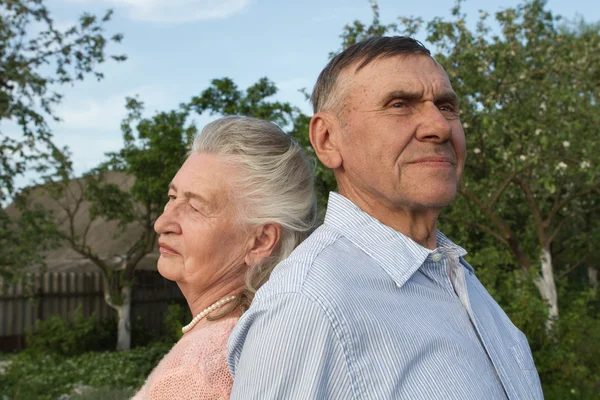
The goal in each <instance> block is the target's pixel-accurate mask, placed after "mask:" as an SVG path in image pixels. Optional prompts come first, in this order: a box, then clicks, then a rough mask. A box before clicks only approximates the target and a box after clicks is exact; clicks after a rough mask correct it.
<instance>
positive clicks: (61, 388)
mask: <svg viewBox="0 0 600 400" xmlns="http://www.w3.org/2000/svg"><path fill="white" fill-rule="evenodd" d="M169 348H170V346H169V345H168V344H162V343H157V344H154V345H151V346H147V347H138V348H135V349H132V350H126V351H121V352H103V353H97V352H89V353H84V354H80V355H77V356H74V357H70V358H65V357H62V356H59V355H56V354H53V355H52V354H41V353H33V352H27V351H25V352H22V353H19V354H18V355H16V356H14V357H11V358H10V359H9V361H10V364H9V365H8V366H7V367H6V368H5V373H4V375H0V393H2V394H4V395H6V396H8V398H10V399H12V400H20V399H40V400H44V399H48V400H50V399H57V398H59V397H60V396H61V395H63V394H70V393H72V392H73V391H74V389H77V388H81V387H82V386H91V387H94V388H111V390H115V392H117V393H119V392H129V393H130V392H131V391H134V390H135V389H137V388H139V387H140V386H141V385H142V384H143V382H144V381H145V379H146V378H147V376H148V375H149V374H150V372H151V371H152V369H153V368H154V367H155V366H156V364H157V363H158V362H159V361H160V360H161V359H162V357H163V356H164V354H165V353H166V352H167V351H168V350H169ZM117 389H121V390H117ZM90 395H93V392H92V394H90ZM92 398H93V397H92ZM96 398H98V397H96Z"/></svg>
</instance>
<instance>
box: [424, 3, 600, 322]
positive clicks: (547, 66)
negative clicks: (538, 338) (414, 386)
mask: <svg viewBox="0 0 600 400" xmlns="http://www.w3.org/2000/svg"><path fill="white" fill-rule="evenodd" d="M453 14H454V15H455V17H456V21H454V22H444V21H442V20H440V19H436V20H434V21H432V22H431V23H430V24H429V26H428V33H429V36H428V41H430V42H432V43H433V44H434V45H435V46H436V47H437V48H438V54H437V55H436V59H437V60H438V61H439V62H440V63H441V64H442V65H443V66H444V67H445V69H446V71H447V72H448V74H449V76H450V77H451V79H452V80H453V82H454V87H455V90H456V91H457V93H458V94H459V96H460V97H461V99H462V100H463V101H462V104H461V107H462V110H461V118H462V120H463V124H464V126H465V128H466V133H467V138H468V139H467V146H468V148H470V149H471V155H470V160H469V162H468V164H467V167H466V171H465V178H464V184H463V185H461V187H460V189H459V192H460V194H461V196H460V198H459V201H458V202H457V203H456V204H455V205H454V206H453V207H452V208H451V210H450V212H449V213H447V214H446V218H447V219H448V220H451V221H454V222H457V223H460V222H462V223H466V224H468V225H469V226H472V227H473V228H475V229H478V230H481V231H482V232H485V233H486V234H488V235H490V236H492V237H493V238H494V239H496V240H497V241H498V242H499V243H501V244H502V245H504V246H506V247H507V248H508V249H509V250H510V251H511V253H512V254H513V256H514V258H515V260H516V261H517V262H518V264H519V266H520V267H521V268H522V269H523V270H525V271H528V270H530V269H537V268H539V271H540V273H533V274H532V275H533V279H534V280H533V282H534V284H535V286H536V287H537V288H538V290H539V292H540V295H541V297H542V298H543V299H544V300H545V301H546V302H547V303H548V305H549V310H548V324H547V326H548V328H551V326H552V323H553V321H554V320H555V319H557V318H558V316H559V307H558V293H557V288H556V282H555V266H554V264H553V262H552V259H553V254H552V252H553V245H554V243H555V240H556V238H557V237H558V235H559V234H560V233H561V231H562V230H564V229H567V228H568V227H569V225H570V224H572V223H573V222H574V221H576V220H577V218H581V217H584V218H585V216H586V215H589V213H590V212H592V211H593V210H595V209H597V207H598V206H599V205H600V204H598V198H599V197H598V194H600V192H599V188H598V186H597V183H596V182H597V178H598V172H599V170H598V158H597V156H596V154H597V151H598V149H597V140H596V138H597V136H598V130H597V128H596V127H597V126H598V122H599V121H600V113H599V111H600V108H599V106H598V104H597V99H598V95H599V89H600V85H599V84H598V82H599V81H598V79H597V77H598V76H599V75H598V74H599V73H600V68H598V61H600V53H599V52H598V51H597V50H598V48H600V47H599V46H600V34H599V32H598V31H597V32H596V34H587V35H579V34H578V33H577V32H568V31H563V32H561V31H559V30H558V29H557V26H556V24H557V18H555V17H553V16H552V14H551V13H550V12H549V11H547V10H545V9H544V2H543V1H532V2H530V3H525V4H523V5H521V6H519V7H517V8H515V9H506V10H504V11H502V12H499V13H498V14H497V15H496V20H497V22H498V23H499V24H500V26H501V30H502V36H498V35H493V34H492V33H491V28H490V27H489V26H486V19H487V15H486V14H485V13H482V15H481V16H480V20H479V23H478V27H477V30H476V32H475V33H473V32H470V31H469V30H468V29H467V28H466V25H465V17H466V16H465V15H463V14H461V13H460V9H459V8H458V7H457V8H455V9H454V11H453ZM472 71H477V72H478V73H476V74H474V73H472ZM580 256H581V257H586V254H585V253H584V254H581V255H580Z"/></svg>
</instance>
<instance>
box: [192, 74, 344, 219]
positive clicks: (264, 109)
mask: <svg viewBox="0 0 600 400" xmlns="http://www.w3.org/2000/svg"><path fill="white" fill-rule="evenodd" d="M276 93H277V87H276V85H275V84H274V83H273V82H272V81H270V80H269V79H267V78H261V79H259V80H258V82H256V83H255V84H254V85H251V86H250V87H248V88H247V89H246V90H245V91H243V90H240V89H238V87H237V85H236V84H235V83H234V82H233V81H232V80H231V79H229V78H222V79H214V80H213V81H212V82H211V85H210V86H209V88H208V89H206V90H204V91H203V92H202V93H201V94H200V96H195V97H193V98H192V100H191V102H190V103H189V104H188V106H187V107H189V109H190V110H193V111H196V112H197V113H198V114H202V113H205V112H208V113H209V114H210V115H215V114H216V115H244V116H251V117H255V118H261V119H265V120H269V121H272V122H274V123H276V124H277V125H278V126H279V127H280V128H281V129H283V131H284V132H286V133H288V134H290V135H292V136H293V137H294V138H295V139H296V140H297V141H298V142H299V143H300V144H301V145H302V146H303V147H304V150H305V152H306V153H307V155H308V156H309V157H311V158H312V159H313V160H314V161H315V165H316V182H315V184H316V189H317V199H318V201H319V204H320V205H321V206H322V207H321V209H322V210H324V209H325V206H326V205H327V197H328V195H329V192H330V191H331V190H334V188H335V187H336V183H335V178H334V177H333V173H331V171H330V170H329V169H328V168H326V167H325V166H324V165H323V164H320V163H318V160H317V157H316V154H315V152H314V149H313V148H312V146H311V144H310V139H309V137H308V126H309V122H310V117H309V116H307V115H305V114H304V113H302V112H301V111H300V109H299V108H298V107H296V106H292V105H291V104H289V103H287V102H284V103H282V102H278V101H272V100H270V97H272V96H274V95H275V94H276Z"/></svg>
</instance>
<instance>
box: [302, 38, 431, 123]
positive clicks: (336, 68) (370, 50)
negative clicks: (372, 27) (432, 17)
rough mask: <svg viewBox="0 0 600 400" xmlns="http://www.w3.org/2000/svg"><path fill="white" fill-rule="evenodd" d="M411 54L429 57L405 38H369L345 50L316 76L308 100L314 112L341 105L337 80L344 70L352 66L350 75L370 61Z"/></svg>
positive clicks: (425, 51)
mask: <svg viewBox="0 0 600 400" xmlns="http://www.w3.org/2000/svg"><path fill="white" fill-rule="evenodd" d="M411 54H423V55H427V56H431V52H430V51H429V50H428V49H427V48H426V47H425V46H423V44H422V43H421V42H419V41H418V40H416V39H413V38H411V37H408V36H381V37H373V38H370V39H366V40H363V41H362V42H358V43H355V44H353V45H352V46H350V47H348V48H347V49H346V50H344V51H342V52H341V53H339V54H338V55H336V56H335V57H333V58H332V59H331V60H330V61H329V63H328V64H327V65H326V66H325V68H324V69H323V71H321V73H320V74H319V77H318V78H317V83H316V84H315V87H314V88H313V92H312V95H311V97H310V101H311V103H312V105H313V111H314V113H315V114H316V113H318V112H319V111H323V110H333V109H335V108H339V107H340V106H341V104H340V102H341V95H340V93H339V92H340V90H341V89H340V88H338V87H337V86H338V85H337V83H338V82H337V81H338V77H339V76H340V73H341V72H342V71H343V70H344V69H346V68H348V67H350V66H351V65H356V68H355V70H354V72H358V71H359V70H360V69H362V68H364V67H365V66H367V65H368V64H370V63H371V62H372V61H374V60H378V59H381V58H388V57H394V56H402V55H404V56H406V55H411Z"/></svg>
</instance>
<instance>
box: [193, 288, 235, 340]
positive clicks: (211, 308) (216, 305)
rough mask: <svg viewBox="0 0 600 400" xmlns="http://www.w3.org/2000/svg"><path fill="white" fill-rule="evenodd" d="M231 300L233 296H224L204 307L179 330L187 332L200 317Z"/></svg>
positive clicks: (233, 298)
mask: <svg viewBox="0 0 600 400" xmlns="http://www.w3.org/2000/svg"><path fill="white" fill-rule="evenodd" d="M233 300H235V296H229V297H224V298H222V299H221V300H219V301H217V302H216V303H214V304H212V305H211V306H209V307H207V308H205V309H204V310H203V311H202V312H201V313H200V314H198V315H196V316H195V317H194V319H192V321H191V322H190V323H189V324H187V325H186V326H184V327H183V328H181V332H183V333H184V334H185V333H187V332H189V331H190V330H192V328H193V327H195V326H196V324H197V323H198V322H200V321H201V320H202V318H204V317H206V316H207V315H208V314H210V313H211V312H213V311H215V310H216V309H218V308H221V307H223V306H224V305H225V304H227V303H230V302H232V301H233Z"/></svg>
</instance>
